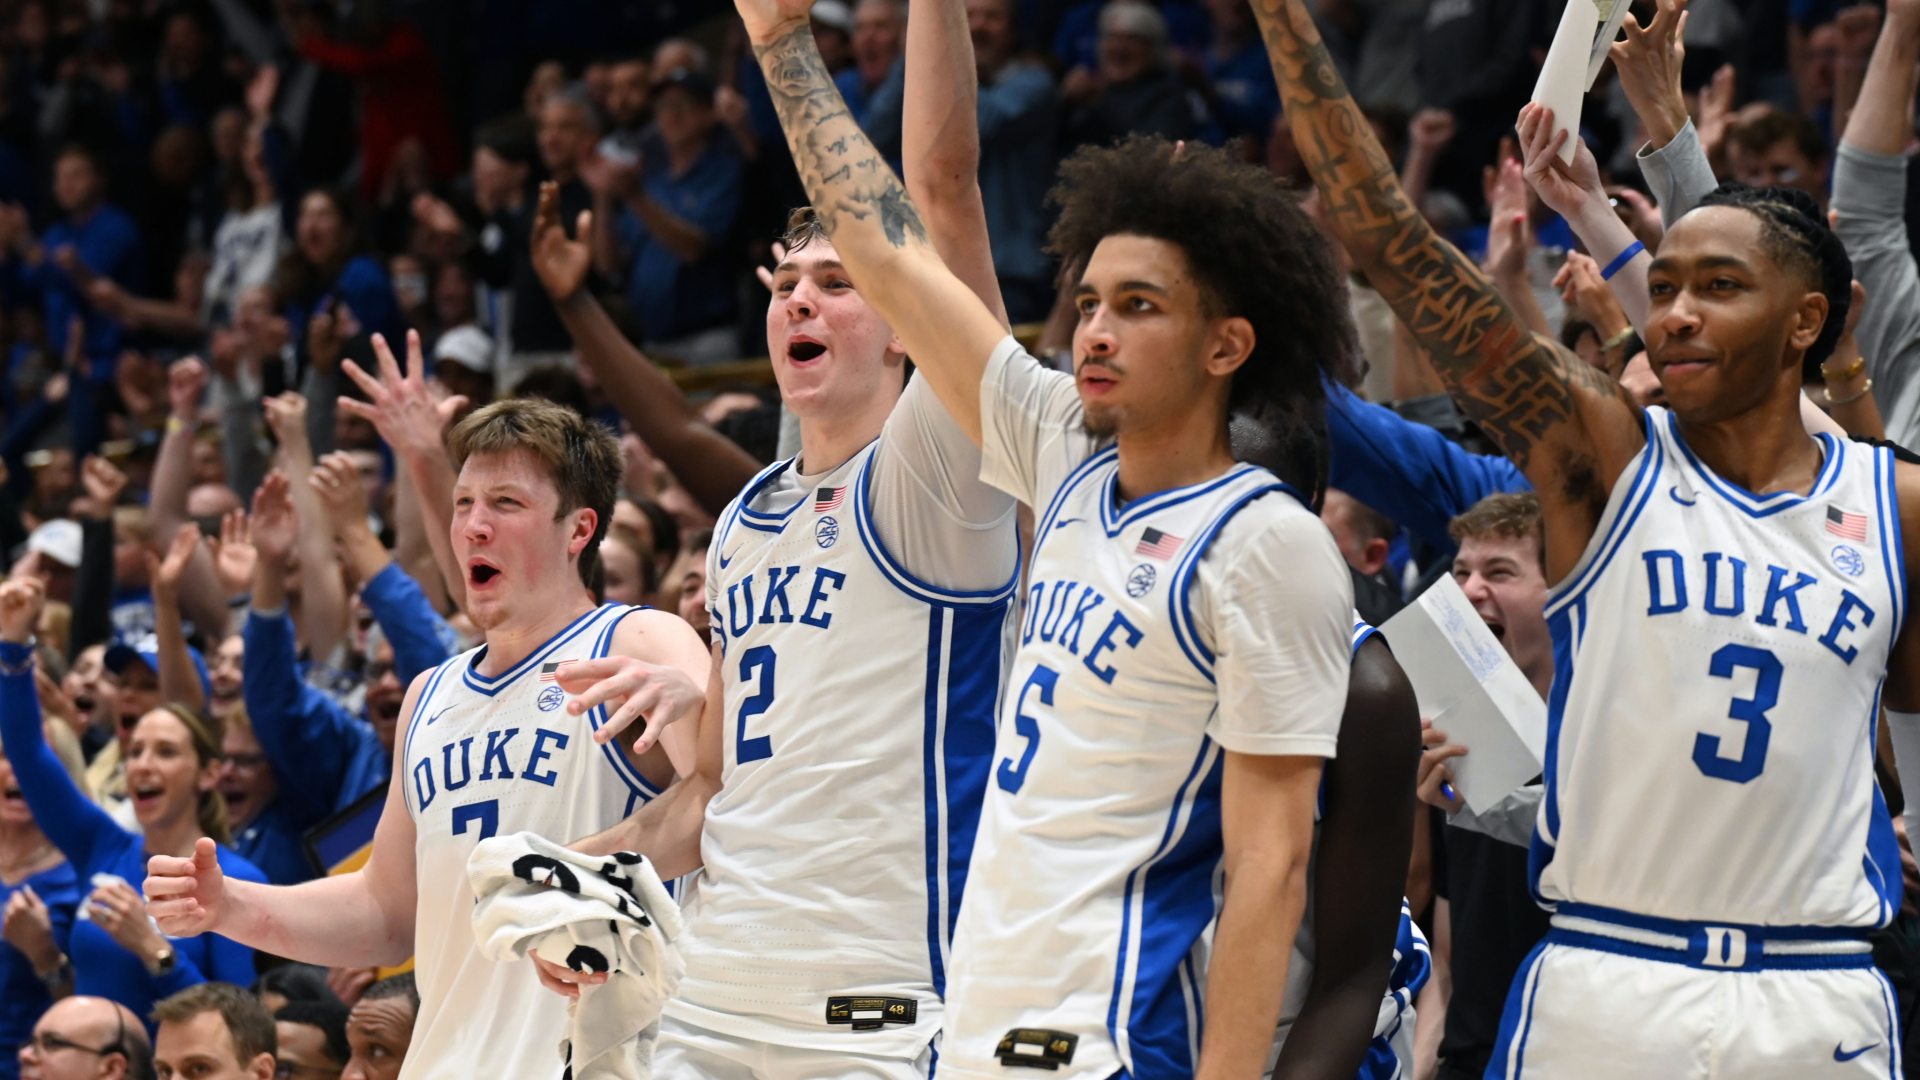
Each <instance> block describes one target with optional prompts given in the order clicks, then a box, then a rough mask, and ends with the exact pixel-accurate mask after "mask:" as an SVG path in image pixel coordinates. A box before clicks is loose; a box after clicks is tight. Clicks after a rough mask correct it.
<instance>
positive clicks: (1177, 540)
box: [1133, 528, 1187, 560]
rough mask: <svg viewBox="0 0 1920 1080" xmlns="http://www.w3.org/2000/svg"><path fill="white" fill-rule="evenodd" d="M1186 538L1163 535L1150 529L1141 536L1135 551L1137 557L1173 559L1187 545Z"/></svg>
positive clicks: (1156, 530) (1157, 530)
mask: <svg viewBox="0 0 1920 1080" xmlns="http://www.w3.org/2000/svg"><path fill="white" fill-rule="evenodd" d="M1186 542H1187V541H1186V539H1185V538H1184V537H1179V536H1173V535H1171V534H1168V533H1163V532H1161V531H1160V530H1159V529H1153V528H1149V529H1148V530H1147V531H1146V532H1143V533H1141V534H1140V543H1139V544H1138V545H1137V546H1136V547H1135V548H1134V549H1133V553H1134V554H1135V555H1146V556H1149V557H1151V558H1155V559H1163V560H1164V559H1171V558H1173V553H1174V552H1176V551H1179V550H1180V545H1181V544H1184V543H1186Z"/></svg>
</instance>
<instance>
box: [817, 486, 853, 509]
mask: <svg viewBox="0 0 1920 1080" xmlns="http://www.w3.org/2000/svg"><path fill="white" fill-rule="evenodd" d="M846 498H847V488H846V485H844V484H842V485H841V486H839V487H837V488H821V489H820V490H819V491H816V492H814V493H813V512H814V513H816V514H824V513H826V512H827V511H829V510H838V509H840V504H841V503H842V502H845V501H846Z"/></svg>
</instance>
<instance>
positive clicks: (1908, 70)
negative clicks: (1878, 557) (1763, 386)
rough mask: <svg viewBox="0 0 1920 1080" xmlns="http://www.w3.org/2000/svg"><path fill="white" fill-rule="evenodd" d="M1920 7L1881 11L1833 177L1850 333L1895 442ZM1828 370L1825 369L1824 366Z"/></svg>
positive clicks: (1918, 296) (1912, 293) (1908, 320)
mask: <svg viewBox="0 0 1920 1080" xmlns="http://www.w3.org/2000/svg"><path fill="white" fill-rule="evenodd" d="M1917 60H1920V4H1917V3H1914V2H1913V0H1905V2H1901V3H1894V4H1890V5H1888V8H1887V17H1886V22H1885V24H1884V26H1883V27H1882V29H1881V31H1880V40H1879V42H1878V43H1877V44H1876V45H1875V46H1874V49H1873V59H1872V60H1871V61H1870V62H1869V63H1868V65H1867V74H1866V80H1865V82H1864V83H1863V84H1862V85H1861V88H1860V98H1859V100H1858V101H1857V102H1856V103H1855V105H1854V109H1853V115H1852V117H1851V118H1849V120H1848V121H1847V128H1846V134H1845V135H1844V136H1843V137H1842V138H1841V141H1840V150H1839V152H1838V154H1836V155H1835V158H1836V160H1835V162H1834V170H1833V210H1834V215H1835V219H1836V220H1835V224H1834V231H1835V232H1836V233H1837V234H1838V235H1839V237H1840V239H1841V240H1842V241H1843V242H1845V243H1846V245H1847V254H1848V256H1849V257H1851V258H1852V260H1853V273H1854V276H1855V277H1856V278H1858V279H1859V281H1860V284H1861V285H1863V286H1865V287H1866V290H1867V297H1868V303H1867V307H1866V311H1865V312H1864V313H1863V314H1862V317H1861V319H1860V326H1859V329H1858V331H1857V334H1858V339H1859V347H1860V352H1861V353H1862V354H1863V355H1864V356H1865V357H1866V360H1867V372H1866V373H1867V374H1868V375H1870V376H1871V377H1872V378H1873V381H1874V392H1875V394H1876V396H1877V397H1878V398H1879V399H1880V400H1881V401H1883V402H1886V403H1887V405H1888V408H1889V415H1888V417H1887V419H1888V420H1889V421H1891V424H1890V428H1891V430H1890V434H1891V436H1892V438H1893V439H1894V441H1896V442H1902V443H1905V442H1908V441H1910V440H1911V439H1912V438H1913V437H1914V435H1915V430H1914V426H1915V425H1914V420H1913V415H1912V412H1911V410H1910V408H1905V407H1902V406H1901V404H1900V403H1902V402H1904V401H1905V400H1906V399H1908V398H1909V397H1910V394H1909V393H1908V389H1909V385H1910V384H1911V383H1912V382H1913V380H1914V379H1915V378H1916V377H1920V269H1917V268H1916V266H1915V263H1914V257H1913V252H1912V249H1911V248H1910V247H1909V245H1908V243H1907V220H1906V201H1907V200H1906V191H1907V168H1908V166H1907V159H1906V151H1907V145H1908V143H1909V142H1910V141H1911V140H1912V138H1913V134H1912V132H1913V119H1912V116H1913V97H1914V91H1915V87H1916V85H1917V84H1920V70H1916V67H1915V63H1916V61H1917ZM1830 363H1831V361H1830Z"/></svg>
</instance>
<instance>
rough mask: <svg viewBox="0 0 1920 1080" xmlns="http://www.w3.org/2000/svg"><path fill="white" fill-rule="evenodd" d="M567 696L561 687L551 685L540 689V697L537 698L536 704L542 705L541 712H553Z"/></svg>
mask: <svg viewBox="0 0 1920 1080" xmlns="http://www.w3.org/2000/svg"><path fill="white" fill-rule="evenodd" d="M566 698H567V695H566V694H564V693H562V692H561V690H560V688H559V687H557V686H549V687H547V688H546V689H545V690H542V691H540V697H539V698H538V699H537V700H536V704H538V705H539V706H540V711H541V712H552V711H553V710H555V709H557V708H559V707H560V703H561V702H562V701H565V700H566Z"/></svg>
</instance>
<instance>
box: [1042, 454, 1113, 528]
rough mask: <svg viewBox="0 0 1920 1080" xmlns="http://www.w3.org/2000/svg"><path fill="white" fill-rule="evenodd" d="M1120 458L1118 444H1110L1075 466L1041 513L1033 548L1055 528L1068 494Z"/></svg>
mask: <svg viewBox="0 0 1920 1080" xmlns="http://www.w3.org/2000/svg"><path fill="white" fill-rule="evenodd" d="M1119 458H1120V448H1119V447H1117V446H1109V447H1107V448H1106V449H1105V450H1102V451H1100V452H1099V453H1097V454H1095V455H1093V456H1092V457H1089V458H1088V459H1087V460H1085V461H1083V462H1081V463H1080V464H1078V465H1075V466H1074V467H1073V471H1072V472H1070V473H1068V474H1067V478H1066V479H1065V480H1063V481H1061V482H1060V487H1059V490H1057V491H1055V492H1054V493H1053V498H1051V499H1049V500H1047V512H1046V513H1044V514H1041V515H1040V516H1039V518H1038V519H1037V522H1038V524H1037V526H1036V528H1035V529H1034V530H1033V535H1034V541H1033V549H1034V550H1035V551H1039V550H1040V541H1041V540H1043V539H1045V538H1046V536H1047V534H1048V533H1050V532H1051V531H1052V530H1053V526H1054V524H1055V519H1056V518H1057V517H1058V516H1059V514H1060V509H1061V507H1063V506H1064V505H1066V501H1067V496H1068V495H1069V494H1071V493H1072V492H1073V489H1074V488H1077V487H1079V486H1080V484H1081V482H1082V481H1084V480H1085V479H1086V478H1087V477H1089V476H1091V475H1092V474H1093V472H1094V470H1095V469H1097V468H1099V467H1101V466H1104V465H1106V464H1107V463H1109V462H1113V461H1118V460H1119Z"/></svg>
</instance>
